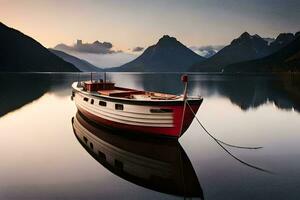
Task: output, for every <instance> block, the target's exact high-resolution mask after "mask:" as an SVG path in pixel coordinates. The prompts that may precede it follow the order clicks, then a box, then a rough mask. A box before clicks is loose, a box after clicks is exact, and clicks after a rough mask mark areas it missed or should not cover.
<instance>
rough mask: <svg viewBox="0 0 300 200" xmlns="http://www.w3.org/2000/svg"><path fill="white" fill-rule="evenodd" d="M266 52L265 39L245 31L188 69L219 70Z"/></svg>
mask: <svg viewBox="0 0 300 200" xmlns="http://www.w3.org/2000/svg"><path fill="white" fill-rule="evenodd" d="M268 53H269V48H268V42H267V41H265V40H264V39H263V38H261V37H260V36H258V35H250V34H249V33H247V32H245V33H243V34H242V35H241V36H240V37H239V38H237V39H234V40H233V41H232V42H231V43H230V45H228V46H226V47H224V48H223V49H221V50H220V51H219V52H218V53H216V54H215V55H214V56H212V57H211V58H209V59H207V60H205V61H204V62H201V63H197V64H194V65H193V66H192V67H191V68H190V71H202V72H220V71H222V69H223V68H224V67H225V66H226V65H229V64H232V63H236V62H240V61H245V60H253V59H256V58H261V57H264V56H266V55H268Z"/></svg>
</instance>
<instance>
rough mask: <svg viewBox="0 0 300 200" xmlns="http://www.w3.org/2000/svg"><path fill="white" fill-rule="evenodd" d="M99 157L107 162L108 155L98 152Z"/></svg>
mask: <svg viewBox="0 0 300 200" xmlns="http://www.w3.org/2000/svg"><path fill="white" fill-rule="evenodd" d="M98 157H99V159H101V160H106V155H105V154H104V153H103V152H101V151H98Z"/></svg>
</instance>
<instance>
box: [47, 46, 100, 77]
mask: <svg viewBox="0 0 300 200" xmlns="http://www.w3.org/2000/svg"><path fill="white" fill-rule="evenodd" d="M49 50H50V52H52V53H53V54H55V55H57V56H58V57H60V58H62V59H63V60H64V61H66V62H69V63H72V64H73V65H74V66H75V67H77V68H78V69H79V70H80V71H82V72H99V71H103V70H102V69H101V68H99V67H96V66H95V65H92V64H91V63H89V62H87V61H85V60H83V59H79V58H77V57H75V56H71V55H70V54H67V53H65V52H63V51H59V50H55V49H49Z"/></svg>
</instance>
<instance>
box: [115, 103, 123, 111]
mask: <svg viewBox="0 0 300 200" xmlns="http://www.w3.org/2000/svg"><path fill="white" fill-rule="evenodd" d="M115 109H116V110H123V109H124V106H123V104H116V105H115Z"/></svg>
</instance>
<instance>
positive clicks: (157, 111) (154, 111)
mask: <svg viewBox="0 0 300 200" xmlns="http://www.w3.org/2000/svg"><path fill="white" fill-rule="evenodd" d="M150 112H151V113H171V112H173V110H172V109H167V108H159V109H156V108H155V109H154V108H152V109H150Z"/></svg>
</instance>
